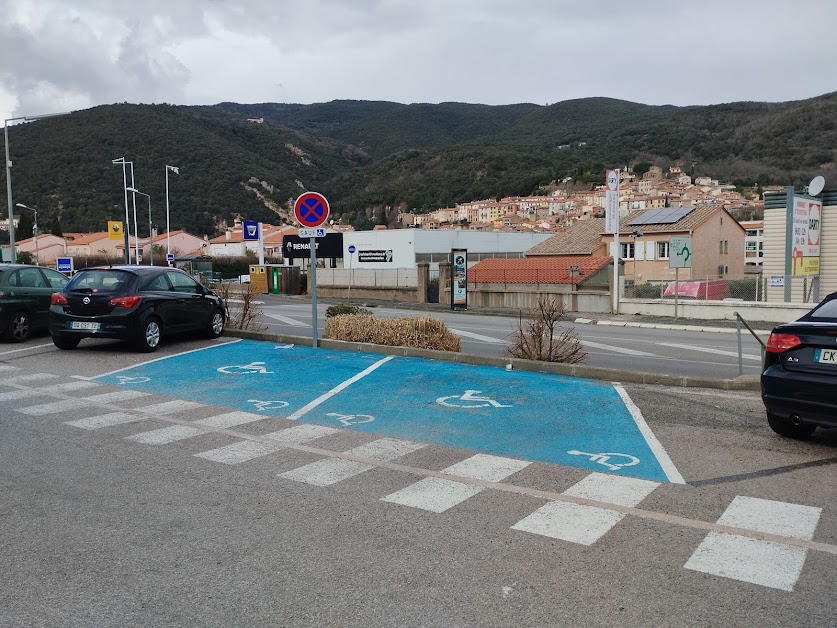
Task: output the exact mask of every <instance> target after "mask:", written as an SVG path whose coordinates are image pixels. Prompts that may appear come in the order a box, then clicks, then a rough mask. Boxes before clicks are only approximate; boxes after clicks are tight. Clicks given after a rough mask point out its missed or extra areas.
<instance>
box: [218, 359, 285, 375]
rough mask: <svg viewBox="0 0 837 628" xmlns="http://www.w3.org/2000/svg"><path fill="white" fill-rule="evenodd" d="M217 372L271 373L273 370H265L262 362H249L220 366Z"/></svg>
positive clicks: (235, 373) (237, 373)
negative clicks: (239, 364)
mask: <svg viewBox="0 0 837 628" xmlns="http://www.w3.org/2000/svg"><path fill="white" fill-rule="evenodd" d="M218 372H219V373H227V374H228V375H242V374H247V373H259V374H261V375H267V374H268V373H273V371H268V370H267V367H266V366H265V363H264V362H250V364H244V365H241V366H222V367H220V368H219V369H218Z"/></svg>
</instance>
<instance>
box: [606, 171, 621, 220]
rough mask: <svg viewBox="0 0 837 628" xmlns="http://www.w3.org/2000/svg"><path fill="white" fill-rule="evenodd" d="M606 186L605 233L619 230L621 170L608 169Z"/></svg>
mask: <svg viewBox="0 0 837 628" xmlns="http://www.w3.org/2000/svg"><path fill="white" fill-rule="evenodd" d="M606 182H607V187H606V188H605V233H616V232H617V231H619V171H618V170H608V171H607V179H606Z"/></svg>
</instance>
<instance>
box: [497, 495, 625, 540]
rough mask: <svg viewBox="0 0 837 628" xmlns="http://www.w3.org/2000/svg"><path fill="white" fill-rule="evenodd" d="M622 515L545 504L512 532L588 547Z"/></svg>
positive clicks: (571, 505)
mask: <svg viewBox="0 0 837 628" xmlns="http://www.w3.org/2000/svg"><path fill="white" fill-rule="evenodd" d="M624 516H625V515H624V514H622V513H621V512H616V511H615V510H607V509H605V508H595V507H593V506H584V505H582V504H574V503H572V502H549V503H548V504H544V505H543V506H541V507H540V508H538V509H537V510H536V511H535V512H533V513H532V514H531V515H529V516H528V517H526V518H524V519H521V520H520V521H518V522H517V523H516V524H514V525H513V526H512V530H520V531H522V532H531V533H532V534H540V535H541V536H548V537H550V538H553V539H559V540H561V541H569V542H570V543H579V544H581V545H592V544H593V543H595V542H596V541H598V540H599V539H600V538H601V537H602V536H604V535H605V534H606V533H607V532H608V531H609V530H610V529H611V528H612V527H613V526H615V525H616V524H617V523H619V522H620V521H621V520H622V518H623V517H624Z"/></svg>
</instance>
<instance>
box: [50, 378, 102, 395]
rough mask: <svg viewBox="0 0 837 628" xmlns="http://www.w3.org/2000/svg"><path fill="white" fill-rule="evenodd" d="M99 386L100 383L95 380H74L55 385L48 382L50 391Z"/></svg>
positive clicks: (66, 390) (67, 390)
mask: <svg viewBox="0 0 837 628" xmlns="http://www.w3.org/2000/svg"><path fill="white" fill-rule="evenodd" d="M100 386H101V384H98V383H96V382H88V381H80V380H76V381H74V382H66V383H64V384H56V385H55V386H53V385H51V384H50V387H49V391H50V392H69V391H71V390H85V389H87V388H98V387H100Z"/></svg>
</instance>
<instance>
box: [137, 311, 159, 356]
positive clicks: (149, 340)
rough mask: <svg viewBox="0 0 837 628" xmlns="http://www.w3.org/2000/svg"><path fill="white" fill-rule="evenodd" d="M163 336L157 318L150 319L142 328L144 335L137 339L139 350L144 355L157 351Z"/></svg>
mask: <svg viewBox="0 0 837 628" xmlns="http://www.w3.org/2000/svg"><path fill="white" fill-rule="evenodd" d="M162 336H163V332H162V331H161V330H160V320H159V319H157V318H149V319H148V321H146V323H145V325H144V326H143V328H142V333H141V334H140V336H139V338H137V342H136V346H137V349H138V350H139V351H142V352H143V353H151V352H153V351H156V350H157V347H158V346H160V339H161V338H162Z"/></svg>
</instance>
